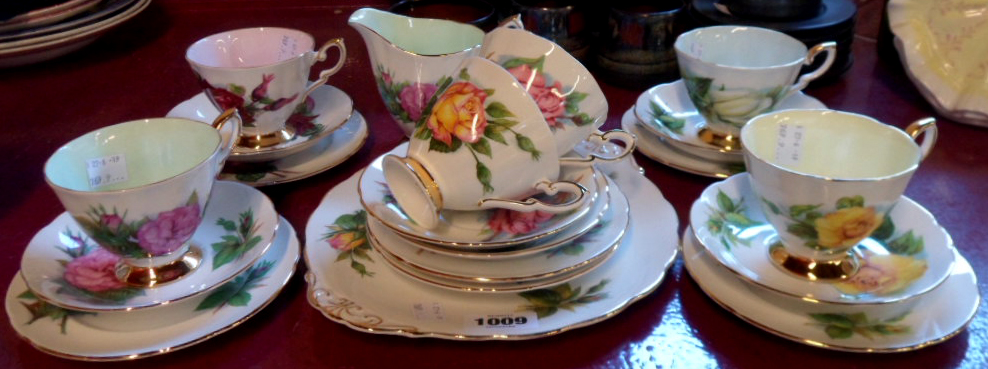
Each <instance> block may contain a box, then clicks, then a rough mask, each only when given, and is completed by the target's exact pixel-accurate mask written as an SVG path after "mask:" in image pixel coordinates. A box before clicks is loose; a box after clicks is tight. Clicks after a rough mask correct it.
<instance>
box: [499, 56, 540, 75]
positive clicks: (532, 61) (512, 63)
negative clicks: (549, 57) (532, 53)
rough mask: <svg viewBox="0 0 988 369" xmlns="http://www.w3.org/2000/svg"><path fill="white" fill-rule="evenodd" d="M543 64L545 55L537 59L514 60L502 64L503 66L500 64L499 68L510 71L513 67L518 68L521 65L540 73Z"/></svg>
mask: <svg viewBox="0 0 988 369" xmlns="http://www.w3.org/2000/svg"><path fill="white" fill-rule="evenodd" d="M544 63H545V55H543V56H540V57H538V58H514V59H510V60H508V61H506V62H504V63H503V64H501V66H502V67H504V69H511V68H515V67H520V66H522V65H528V66H530V67H532V69H535V70H538V71H541V70H542V65H543V64H544Z"/></svg>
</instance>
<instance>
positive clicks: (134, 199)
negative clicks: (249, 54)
mask: <svg viewBox="0 0 988 369" xmlns="http://www.w3.org/2000/svg"><path fill="white" fill-rule="evenodd" d="M228 122H229V123H228ZM214 127H217V128H219V129H222V130H223V131H224V132H223V133H222V134H221V132H220V131H218V130H217V128H214ZM239 134H240V122H239V118H236V114H235V110H233V109H230V110H227V111H226V112H225V113H224V114H222V115H221V116H220V117H219V118H218V119H217V120H216V121H215V122H214V124H213V126H210V125H207V124H202V123H201V122H197V121H193V120H188V119H181V118H154V119H142V120H135V121H129V122H124V123H119V124H115V125H111V126H108V127H104V128H100V129H97V130H95V131H92V132H89V133H86V134H84V135H82V136H80V137H78V138H76V139H74V140H72V141H70V142H69V143H67V144H65V145H63V146H62V147H60V148H59V149H58V150H57V151H55V153H54V154H52V156H51V157H50V158H49V159H48V162H47V163H46V164H45V180H46V181H47V182H48V184H49V186H51V188H52V190H54V191H55V195H56V196H58V199H59V200H60V201H61V203H62V205H63V206H64V207H65V210H66V211H68V212H69V214H71V215H72V217H73V218H74V219H75V220H76V221H77V222H78V223H79V226H80V228H81V229H82V230H83V231H85V232H86V234H87V235H88V236H89V238H91V239H92V240H93V241H95V242H96V243H97V244H99V246H100V247H102V248H103V249H105V250H107V251H109V252H111V253H113V254H116V255H118V256H120V258H121V260H120V262H118V263H117V266H116V275H117V277H118V278H119V279H120V280H121V281H123V282H125V283H127V284H129V285H134V286H140V287H153V286H155V285H160V284H163V283H167V282H171V281H174V280H176V279H179V278H181V277H182V276H184V275H186V274H188V273H190V272H191V271H192V270H194V269H195V268H196V267H197V266H198V265H199V262H200V261H201V255H202V252H201V250H199V249H198V248H196V247H191V245H190V242H189V241H190V239H191V238H192V235H193V233H195V230H196V228H198V226H199V223H200V222H201V221H202V216H203V214H204V213H205V209H206V205H207V204H206V202H207V200H208V199H209V194H210V191H211V190H212V188H213V183H214V182H215V180H216V175H217V174H218V173H219V172H220V169H221V168H222V166H223V162H224V160H225V159H226V157H227V156H229V154H230V151H231V150H232V149H233V146H234V143H235V142H236V139H235V138H236V137H238V136H239ZM203 246H204V245H203Z"/></svg>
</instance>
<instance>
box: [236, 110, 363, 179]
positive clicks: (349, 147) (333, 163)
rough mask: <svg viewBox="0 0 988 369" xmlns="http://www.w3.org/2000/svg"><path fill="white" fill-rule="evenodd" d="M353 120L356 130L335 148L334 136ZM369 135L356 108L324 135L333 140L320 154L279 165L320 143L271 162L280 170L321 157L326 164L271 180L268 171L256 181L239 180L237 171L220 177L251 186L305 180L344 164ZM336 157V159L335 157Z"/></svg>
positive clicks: (296, 166) (304, 164)
mask: <svg viewBox="0 0 988 369" xmlns="http://www.w3.org/2000/svg"><path fill="white" fill-rule="evenodd" d="M352 122H356V123H354V124H356V125H357V127H356V129H355V130H354V132H353V133H352V135H350V136H349V137H347V136H343V137H341V138H347V139H346V140H345V141H344V142H345V143H346V144H345V145H342V146H340V147H338V148H336V149H334V146H335V145H334V143H335V141H336V140H333V138H334V137H338V136H337V135H339V134H341V133H343V132H345V131H346V130H345V129H344V128H343V127H345V126H346V125H347V124H350V123H352ZM369 136H370V127H369V126H368V123H367V118H366V117H364V115H363V114H361V113H360V112H359V111H356V110H354V113H353V114H352V115H351V116H350V120H348V121H347V122H346V123H344V124H343V125H341V126H340V127H339V129H337V130H335V131H334V132H333V134H332V135H329V136H326V137H323V140H331V141H330V142H329V143H328V144H327V145H326V148H325V149H323V151H322V152H320V153H319V154H318V155H315V156H314V157H313V158H311V159H310V160H308V161H305V162H303V163H299V164H296V165H294V166H287V167H279V166H278V164H280V163H282V161H283V160H288V159H289V158H291V157H293V156H295V155H303V154H306V153H307V151H306V150H310V149H315V148H317V147H318V145H316V146H313V147H309V148H307V149H306V150H302V151H299V152H297V153H294V154H292V155H288V156H286V157H283V158H281V159H277V160H274V161H271V162H270V163H271V164H272V165H274V166H275V167H276V168H278V170H290V169H291V168H298V167H302V166H306V165H308V164H311V163H313V162H316V161H318V160H320V159H322V160H324V161H325V165H323V166H320V167H318V168H316V169H313V170H310V171H306V172H304V173H301V174H298V175H295V176H285V177H278V176H273V177H274V179H271V180H264V179H265V178H268V177H272V176H270V175H269V174H267V173H266V174H265V175H264V177H261V179H259V180H257V181H254V182H249V181H241V180H238V179H237V178H236V176H237V173H235V172H224V171H221V172H220V174H219V177H220V179H222V180H224V181H230V182H237V183H241V184H245V185H248V186H251V187H265V186H273V185H276V184H282V183H288V182H295V181H299V180H303V179H306V178H309V177H312V176H315V175H317V174H320V173H322V172H325V171H327V170H330V169H333V168H335V167H337V166H339V165H340V164H342V163H343V162H345V161H347V160H349V159H350V158H351V157H353V156H354V155H356V154H357V152H359V151H360V149H361V148H363V147H364V143H366V142H367V138H368V137H369ZM337 154H342V155H337ZM334 157H335V159H334Z"/></svg>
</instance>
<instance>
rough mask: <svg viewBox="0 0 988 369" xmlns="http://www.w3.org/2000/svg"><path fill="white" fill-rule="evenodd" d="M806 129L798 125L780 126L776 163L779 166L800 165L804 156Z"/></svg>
mask: <svg viewBox="0 0 988 369" xmlns="http://www.w3.org/2000/svg"><path fill="white" fill-rule="evenodd" d="M805 134H806V127H803V126H801V125H798V124H792V125H791V124H780V125H779V131H778V140H777V141H776V145H777V146H776V148H775V162H776V163H778V164H779V165H783V166H786V165H796V164H799V160H800V156H801V155H802V154H803V136H805Z"/></svg>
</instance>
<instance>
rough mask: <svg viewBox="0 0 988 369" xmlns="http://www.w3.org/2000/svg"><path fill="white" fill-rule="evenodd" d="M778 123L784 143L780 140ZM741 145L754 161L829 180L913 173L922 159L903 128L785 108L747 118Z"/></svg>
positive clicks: (840, 114)
mask: <svg viewBox="0 0 988 369" xmlns="http://www.w3.org/2000/svg"><path fill="white" fill-rule="evenodd" d="M783 125H787V127H786V129H787V130H788V132H787V137H788V138H787V139H781V138H780V137H781V136H782V133H780V129H782V126H783ZM796 127H802V128H801V130H802V132H801V135H802V139H801V140H799V143H800V145H798V149H794V148H793V147H794V146H795V145H793V137H794V134H795V132H796ZM741 142H742V145H743V146H744V148H745V150H747V151H748V152H749V154H753V155H754V156H755V157H757V158H758V159H759V160H762V161H765V162H768V163H770V164H773V165H775V166H778V167H781V168H784V169H787V170H790V171H793V172H797V173H802V174H809V175H815V176H819V177H825V178H832V179H851V180H854V179H878V178H884V177H891V176H895V175H898V174H900V173H904V172H907V171H910V170H913V169H915V168H916V166H917V165H918V164H919V162H920V160H921V153H920V149H919V146H918V145H916V143H915V142H914V141H913V140H912V138H910V137H909V135H907V134H906V133H905V132H903V131H902V130H900V129H898V128H896V127H893V126H889V125H886V124H884V123H881V122H878V121H876V120H874V119H871V118H868V117H865V116H862V115H857V114H850V113H843V112H837V111H828V110H788V111H780V112H775V113H769V114H765V115H761V116H758V117H755V118H752V119H751V120H750V121H749V122H748V124H747V125H745V127H744V128H743V129H742V130H741ZM786 145H788V147H787V146H786ZM794 152H796V155H797V157H798V159H797V160H794V159H793V153H794Z"/></svg>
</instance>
